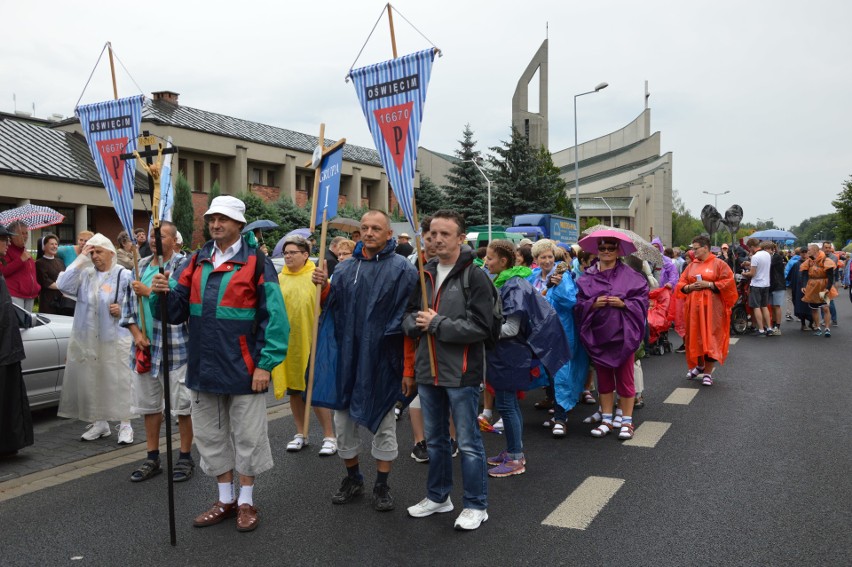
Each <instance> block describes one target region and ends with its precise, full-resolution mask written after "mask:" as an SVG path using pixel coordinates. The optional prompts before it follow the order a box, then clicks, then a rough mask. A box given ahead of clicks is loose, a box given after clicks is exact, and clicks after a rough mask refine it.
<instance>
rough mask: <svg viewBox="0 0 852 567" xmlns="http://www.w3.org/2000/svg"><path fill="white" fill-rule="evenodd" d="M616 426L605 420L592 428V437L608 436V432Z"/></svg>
mask: <svg viewBox="0 0 852 567" xmlns="http://www.w3.org/2000/svg"><path fill="white" fill-rule="evenodd" d="M614 429H615V427H614V426H613V425H612V422H611V421H603V422H601V424H600V425H598V426H597V427H595V428H594V429H592V437H606V435H607V434H608V433H611V432H612V431H613V430H614Z"/></svg>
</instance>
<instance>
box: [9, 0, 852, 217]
mask: <svg viewBox="0 0 852 567" xmlns="http://www.w3.org/2000/svg"><path fill="white" fill-rule="evenodd" d="M383 6H384V3H382V2H379V1H366V0H357V1H355V0H326V1H324V2H295V1H293V2H277V3H275V4H274V5H273V3H272V2H262V1H257V0H243V1H241V2H231V1H229V2H220V1H217V0H206V1H195V0H192V1H186V0H181V1H175V0H172V1H170V2H162V1H159V0H148V1H146V2H144V3H134V2H121V3H112V4H106V3H103V2H97V3H95V2H67V1H64V0H63V1H60V0H49V1H38V2H26V1H23V0H20V1H13V0H8V1H5V2H3V4H2V5H0V14H2V20H3V22H4V24H5V25H4V26H3V40H2V42H0V111H6V112H10V111H12V110H13V108H14V107H13V94H14V95H16V98H17V109H18V110H29V111H32V105H33V104H35V112H36V115H37V116H40V117H46V116H48V115H50V114H52V113H59V114H63V115H66V116H68V115H71V114H73V110H74V105H75V103H76V102H77V100H78V98H79V97H80V95H81V93H83V88H84V86H85V84H86V80H87V79H88V77H89V74H90V73H91V71H92V69H93V68H94V66H95V62H96V61H97V59H98V55H99V53H100V52H101V49H102V48H103V45H104V43H105V42H106V41H111V42H112V44H113V48H114V50H115V53H116V54H117V56H118V57H119V58H120V60H121V62H122V63H123V64H124V66H126V68H127V71H129V75H128V73H127V72H125V71H124V70H123V69H122V68H121V65H120V64H119V63H118V62H117V63H116V66H117V67H118V89H119V96H130V95H133V94H138V93H139V92H143V93H145V94H146V95H147V96H150V93H151V91H157V90H173V91H177V92H179V93H180V102H181V104H183V105H186V106H191V107H194V108H199V109H203V110H208V111H212V112H217V113H221V114H226V115H230V116H235V117H239V118H244V119H248V120H255V121H258V122H262V123H266V124H272V125H275V126H280V127H283V128H289V129H292V130H297V131H301V132H306V133H310V134H316V133H318V131H319V123H320V122H325V123H326V136H327V137H329V138H334V139H337V138H341V137H346V138H347V140H348V141H349V142H350V143H354V144H358V145H363V146H370V147H372V139H371V137H370V134H369V131H368V129H367V126H366V122H365V121H364V118H363V115H362V114H361V111H360V108H359V106H358V100H357V97H356V95H355V92H354V89H353V87H352V83H351V82H350V83H345V82H344V80H343V79H344V76H345V75H346V73H347V72H348V70H349V68H350V66H351V65H352V63H353V61H354V60H355V58H356V56H357V55H358V51H359V50H360V49H361V46H362V45H363V44H364V42H365V41H366V40H367V36H368V34H369V33H370V30H371V29H372V27H373V24H374V23H375V22H376V20H377V19H378V17H379V15H380V13H382V7H383ZM394 7H395V8H396V9H397V10H398V11H399V12H400V13H401V14H402V16H404V17H405V18H407V19H408V20H409V21H411V23H412V24H414V26H416V27H417V28H418V29H419V30H420V31H421V32H422V33H423V34H425V36H426V37H427V38H428V39H429V40H431V41H432V42H434V43H435V45H437V46H438V47H439V48H441V49H442V50H443V52H444V56H443V57H442V58H439V59H436V61H435V65H434V68H433V75H432V82H431V84H430V85H429V90H428V96H427V99H426V106H425V117H424V124H423V130H422V135H421V139H420V145H422V146H424V147H427V148H429V149H431V150H434V151H439V152H445V153H452V152H453V151H454V150H455V149H457V148H458V142H457V141H458V140H459V139H461V134H462V130H463V128H464V125H465V124H466V123H469V124H470V125H471V128H472V129H473V131H474V132H475V139H476V140H477V141H478V145H477V148H478V149H480V150H482V151H487V150H488V148H489V147H491V146H495V145H498V144H499V143H500V141H501V140H506V139H508V137H509V128H510V125H511V102H512V94H513V92H514V90H515V87H516V85H517V81H518V78H519V77H520V75H521V73H522V72H523V71H524V69H525V68H526V65H527V63H528V62H529V60H530V59H531V58H532V56H533V55H534V54H535V52H536V50H537V49H538V47H539V46H540V45H541V42H542V41H543V40H544V39H545V37H546V35H545V34H546V30H545V28H546V25H547V24H548V23H549V39H550V62H549V63H550V88H549V96H550V108H549V110H550V149H551V151H557V150H560V149H563V148H566V147H570V146H573V144H574V123H573V118H574V117H573V96H574V95H575V94H577V93H581V92H585V91H588V90H591V89H593V88H594V86H595V85H596V84H598V83H599V82H601V81H607V82H608V83H609V85H610V86H609V88H607V89H606V90H603V91H601V92H600V93H598V94H594V95H588V96H584V97H582V98H580V99H579V100H578V105H579V108H578V116H579V138H580V142H581V143H582V142H583V141H587V140H590V139H593V138H596V137H599V136H603V135H605V134H607V133H609V132H612V131H614V130H617V129H619V128H621V127H623V126H624V125H625V124H627V123H629V122H630V121H631V120H633V119H634V118H636V116H637V115H638V114H639V113H640V112H642V109H643V105H644V102H643V97H644V81H645V80H648V81H649V82H650V92H651V98H650V107H651V129H652V131H660V132H661V133H662V148H661V149H662V152H668V151H671V152H673V154H674V173H673V183H674V188H675V190H677V191H678V193H679V194H680V195H681V197H682V198H683V199H684V201H685V203H686V205H687V207H689V208H690V210H691V211H692V213H693V214H694V215H696V216H697V215H698V213H699V211H700V210H701V208H702V207H703V206H704V204H706V203H712V202H713V197H709V196H707V195H704V194H702V191H710V192H722V191H730V192H731V193H730V194H728V195H725V196H722V197H719V208H720V209H721V211H722V212H724V210H725V209H726V208H727V207H728V206H730V205H731V204H733V203H738V204H740V205H741V206H742V207H743V209H744V211H745V219H744V220H745V221H747V222H748V221H752V222H755V221H757V220H758V219H770V218H771V219H774V221H775V222H776V223H777V224H778V225H779V226H782V227H785V228H789V227H790V226H791V225H793V224H798V223H799V222H800V221H802V220H803V219H805V218H807V217H810V216H813V215H818V214H823V213H828V212H833V210H834V209H833V207H832V206H831V200H832V199H834V198H835V197H836V195H837V193H838V192H839V191H840V189H841V184H842V183H843V182H844V181H845V180H847V179H849V176H850V175H852V163H850V160H852V132H850V127H852V65H850V63H849V61H850V58H852V33H850V32H849V26H850V22H852V2H850V1H849V0H810V1H808V2H801V1H799V2H793V1H791V0H759V1H758V0H750V1H742V0H738V1H733V0H713V1H705V0H692V1H689V2H683V1H677V0H670V1H662V0H643V1H641V2H638V1H632V0H629V1H628V0H622V1H609V2H603V1H595V0H586V1H584V2H576V1H574V0H567V1H566V0H561V1H553V2H546V1H542V0H524V1H518V0H490V1H479V0H478V1H460V0H452V1H448V0H430V1H428V2H424V1H422V0H419V1H414V0H398V1H397V2H394ZM394 23H395V28H396V38H397V45H398V49H399V53H400V55H402V54H405V53H409V52H413V51H418V50H420V49H423V48H426V47H429V45H430V44H429V43H428V42H427V40H426V39H424V38H423V37H421V35H420V34H419V33H418V32H417V31H415V30H414V29H413V28H412V27H410V26H409V25H408V24H407V23H406V22H405V21H404V20H403V18H401V17H399V16H396V17H395V21H394ZM389 38H390V34H389V32H388V25H387V18H386V16H384V15H383V16H382V20H381V21H380V22H379V25H378V27H377V29H376V32H375V33H374V34H373V37H372V38H371V40H370V41H369V43H368V44H367V47H366V49H365V50H364V52H363V54H362V55H361V58H360V59H359V60H358V64H357V65H356V66H357V67H360V66H362V65H367V64H371V63H375V62H378V61H381V60H385V59H389V58H391V57H392V52H391V48H390V39H389ZM131 77H132V78H131ZM137 84H138V86H137ZM109 98H112V86H111V82H110V78H109V64H108V61H107V58H106V55H105V56H104V58H103V59H102V61H101V63H100V65H99V66H98V68H97V71H96V73H95V75H94V77H93V78H92V81H91V83H90V84H89V86H88V88H87V89H86V91H85V94H84V96H83V99H82V102H83V103H89V102H96V101H99V100H105V99H109ZM177 144H178V145H180V141H179V140H178V141H177Z"/></svg>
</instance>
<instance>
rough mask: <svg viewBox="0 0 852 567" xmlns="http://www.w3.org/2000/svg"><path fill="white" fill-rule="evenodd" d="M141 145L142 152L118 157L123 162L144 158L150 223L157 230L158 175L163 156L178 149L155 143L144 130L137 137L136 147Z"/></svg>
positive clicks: (158, 217) (153, 138) (154, 137)
mask: <svg viewBox="0 0 852 567" xmlns="http://www.w3.org/2000/svg"><path fill="white" fill-rule="evenodd" d="M141 145H144V146H145V149H144V150H143V151H141V152H139V151H137V150H133V152H131V153H128V154H121V155H120V156H119V157H120V158H121V159H123V160H126V159H133V158H137V159H139V160H142V158H145V160H144V161H143V162H142V169H144V170H145V171H146V172H147V173H148V192H149V193H150V195H151V214H152V218H153V221H152V222H153V224H154V228H158V227H159V226H160V211H159V209H160V194H161V193H160V174H161V173H162V167H163V155H165V154H174V153H177V151H178V148H177V146H172V147H170V148H164V147H163V143H162V142H159V141H157V137H156V136H152V135H151V133H150V132H149V131H148V130H144V131H143V132H142V136H140V137H139V141H138V143H137V146H141ZM154 145H156V146H157V147H156V148H153V147H152V146H154ZM155 157H156V158H157V162H156V163H154V158H155Z"/></svg>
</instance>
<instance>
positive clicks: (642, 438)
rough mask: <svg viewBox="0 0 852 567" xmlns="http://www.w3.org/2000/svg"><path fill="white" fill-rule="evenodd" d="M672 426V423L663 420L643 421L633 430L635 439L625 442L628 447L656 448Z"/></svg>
mask: <svg viewBox="0 0 852 567" xmlns="http://www.w3.org/2000/svg"><path fill="white" fill-rule="evenodd" d="M671 426H672V424H671V423H665V422H662V421H643V422H642V425H640V426H639V427H637V428H636V431H634V432H633V439H631V440H629V441H625V442H624V443H623V444H624V445H627V446H628V447H648V448H654V447H656V446H657V443H659V441H660V439H662V437H663V435H665V433H666V431H668V430H669V427H671Z"/></svg>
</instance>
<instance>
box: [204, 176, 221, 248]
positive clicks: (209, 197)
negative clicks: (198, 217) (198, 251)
mask: <svg viewBox="0 0 852 567" xmlns="http://www.w3.org/2000/svg"><path fill="white" fill-rule="evenodd" d="M221 193H222V190H221V189H220V187H219V180H218V179H217V180H216V181H214V182H213V187H211V188H210V193H208V194H207V206H208V207H209V206H210V203H212V202H213V199H215V198H216V197H218V196H219V195H220V194H221ZM204 240H205V241H207V240H210V231H209V230H208V229H207V223H204Z"/></svg>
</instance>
